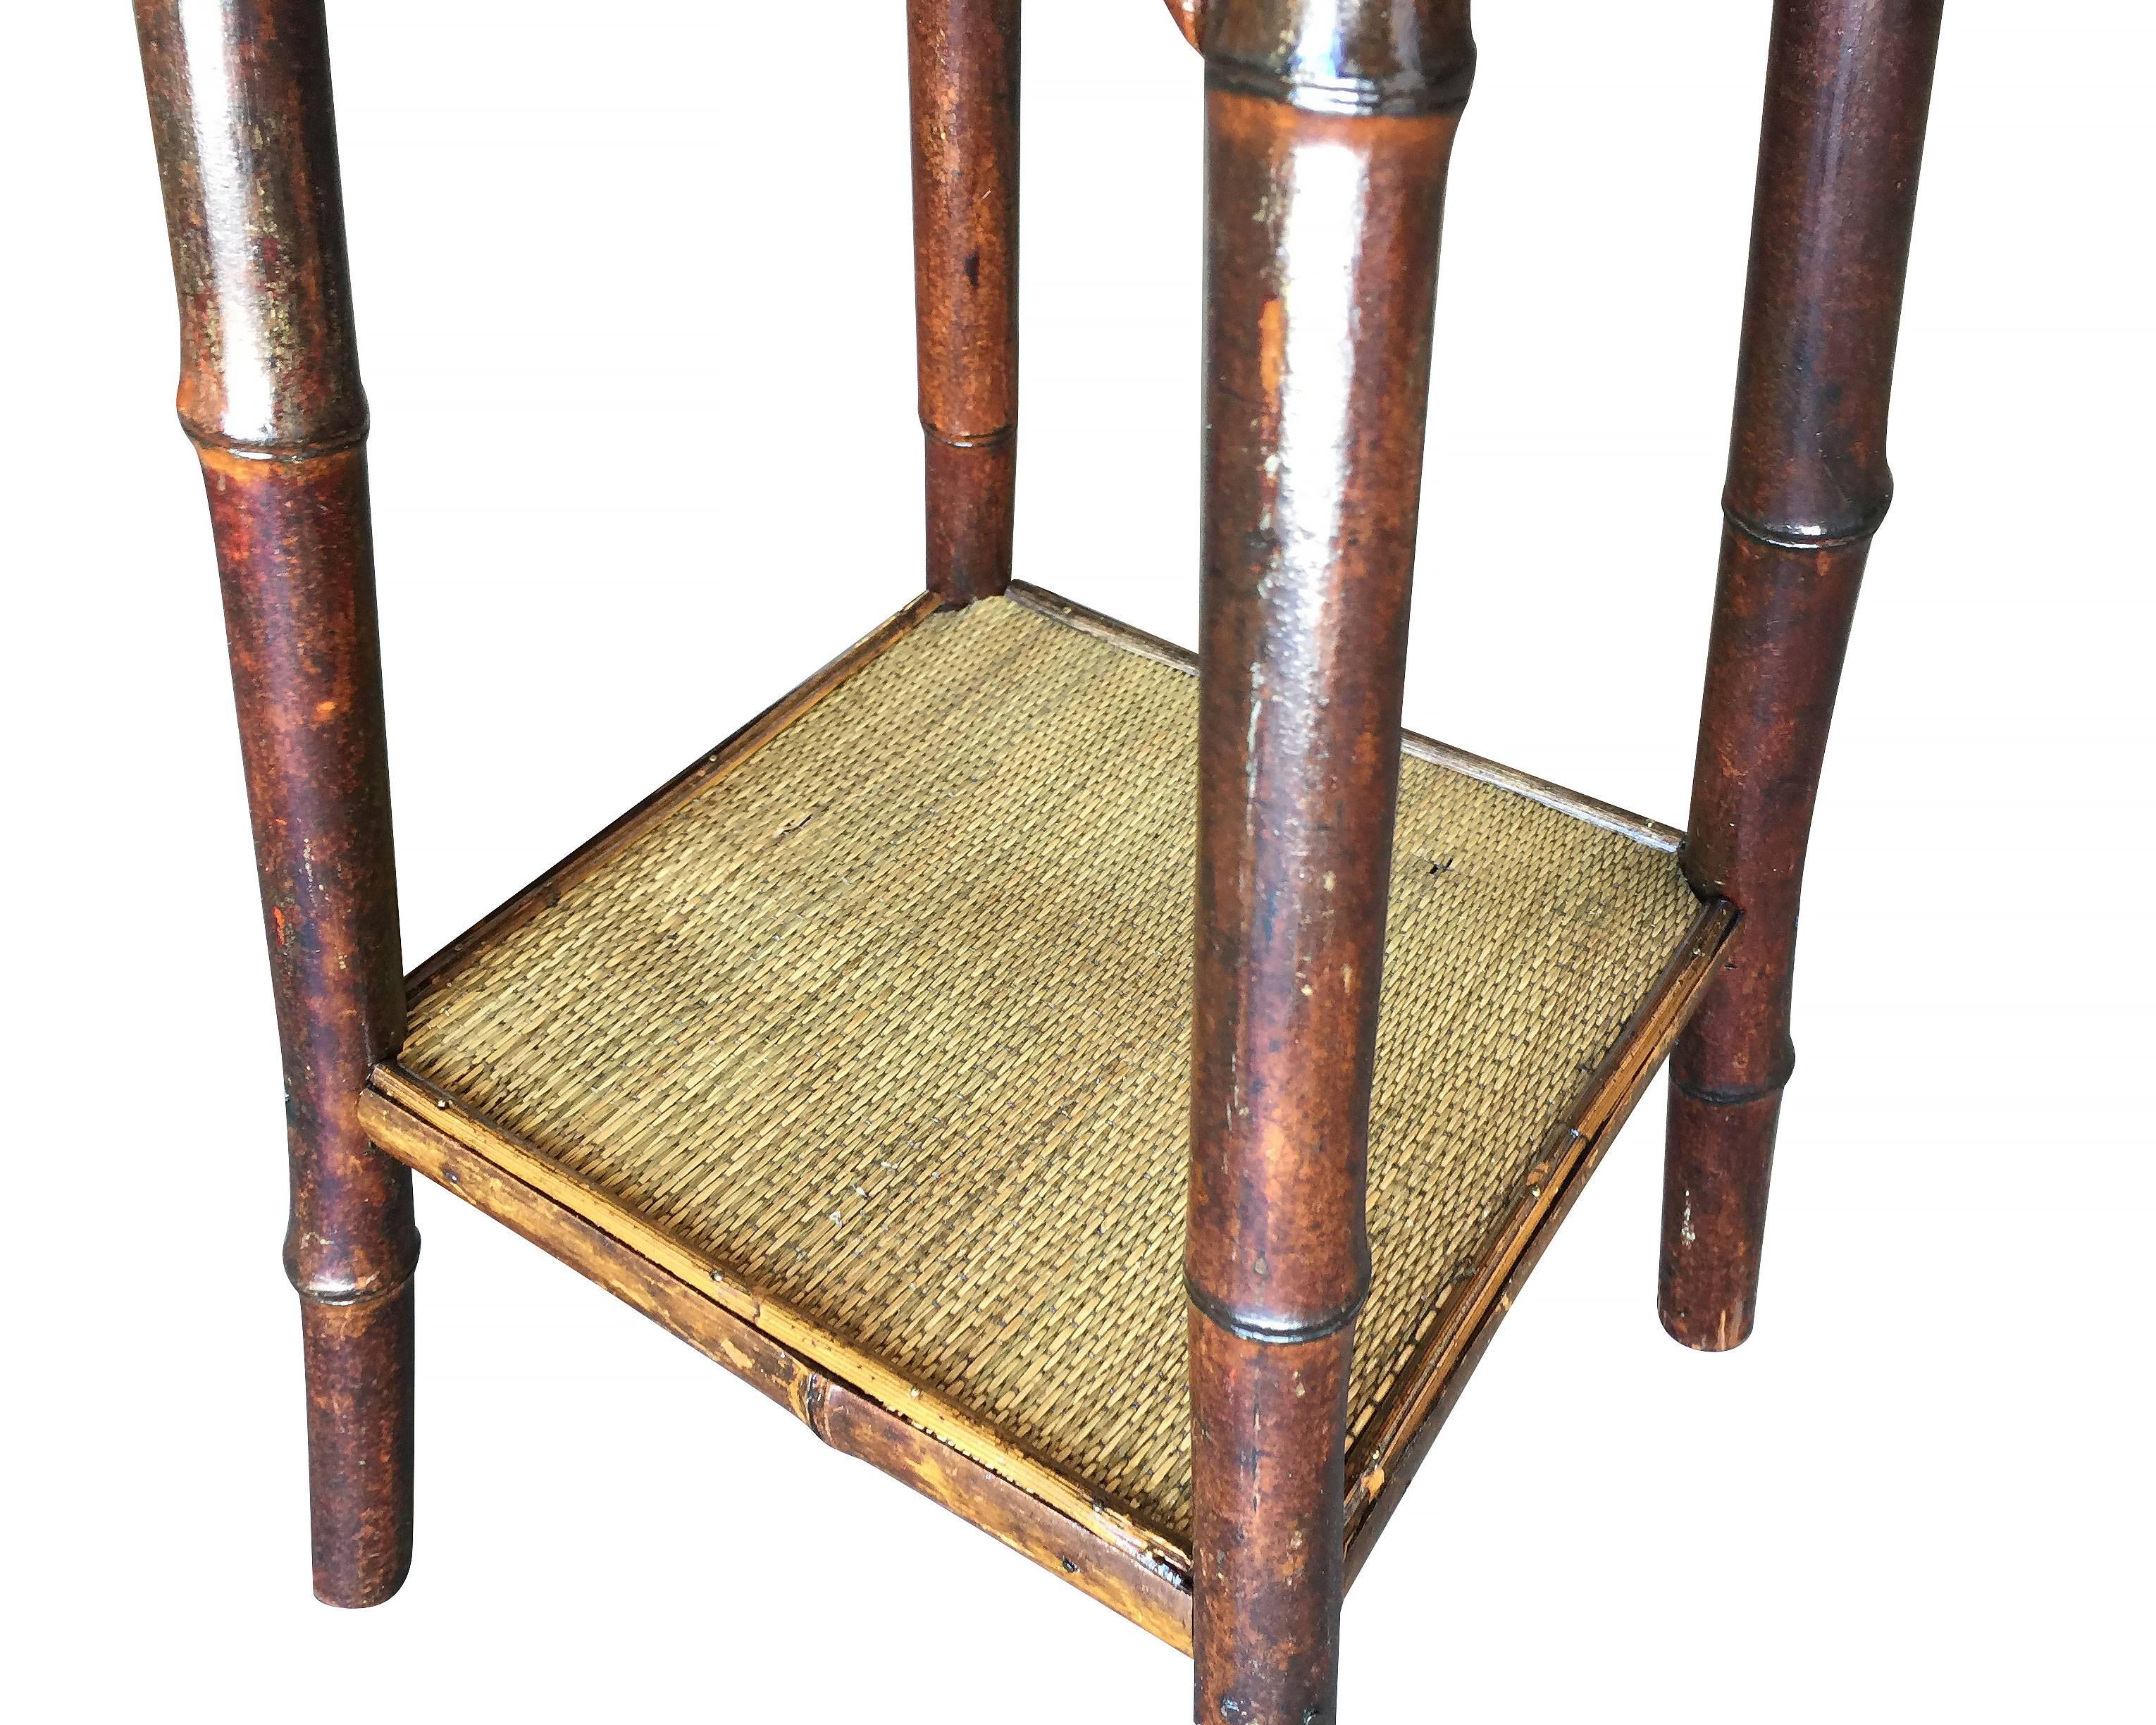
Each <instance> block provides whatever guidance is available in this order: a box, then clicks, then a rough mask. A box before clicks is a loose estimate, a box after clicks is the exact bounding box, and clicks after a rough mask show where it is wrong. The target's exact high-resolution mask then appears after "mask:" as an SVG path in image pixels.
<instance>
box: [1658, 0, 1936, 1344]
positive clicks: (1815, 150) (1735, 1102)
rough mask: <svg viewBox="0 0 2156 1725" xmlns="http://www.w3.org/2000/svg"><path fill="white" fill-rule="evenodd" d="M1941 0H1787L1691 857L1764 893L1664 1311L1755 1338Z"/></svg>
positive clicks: (1737, 948)
mask: <svg viewBox="0 0 2156 1725" xmlns="http://www.w3.org/2000/svg"><path fill="white" fill-rule="evenodd" d="M1942 5H1943V0H1779V3H1778V4H1777V6H1776V8H1775V11H1774V36H1773V41H1772V45H1771V47H1770V49H1769V50H1768V66H1767V103H1766V116H1765V119H1764V121H1763V125H1762V128H1761V135H1760V145H1759V180H1758V191H1757V193H1756V195H1755V201H1754V204H1753V223H1752V264H1751V274H1750V277H1749V279H1748V282H1747V284H1746V287H1745V308H1744V336H1743V349H1742V352H1741V354H1740V356H1739V359H1738V385H1737V411H1736V422H1735V429H1734V430H1733V431H1732V435H1731V440H1730V459H1729V483H1728V489H1727V492H1726V493H1725V494H1724V497H1723V509H1724V512H1725V514H1726V516H1727V525H1726V526H1725V528H1724V531H1723V534H1722V566H1721V573H1720V578H1719V581H1718V583H1717V591H1716V595H1715V610H1714V628H1713V633H1712V639H1711V641H1710V644H1709V646H1708V649H1707V693H1706V698H1705V701H1704V702H1703V705H1702V713H1701V718H1700V737H1699V758H1698V762H1697V768H1696V770H1695V773H1694V777H1693V780H1692V804H1691V835H1690V837H1689V839H1687V841H1686V850H1685V867H1686V872H1687V873H1688V874H1689V875H1690V876H1691V880H1692V881H1693V884H1694V885H1695V886H1697V887H1698V889H1699V890H1700V891H1701V892H1702V893H1704V894H1707V895H1710V896H1723V897H1727V898H1728V899H1730V900H1731V901H1733V902H1734V903H1736V904H1737V905H1738V906H1739V907H1740V908H1741V909H1742V910H1743V913H1744V923H1743V928H1742V930H1741V931H1740V932H1739V935H1738V939H1737V941H1736V942H1734V944H1733V945H1732V947H1731V949H1730V953H1729V957H1728V958H1727V968H1726V969H1725V970H1724V972H1723V973H1722V978H1721V981H1720V982H1719V983H1718V984H1717V987H1716V988H1715V990H1714V991H1713V993H1712V994H1710V995H1709V997H1708V999H1707V1004H1706V1005H1705V1007H1704V1008H1703V1009H1702V1011H1701V1013H1700V1014H1699V1016H1698V1017H1697V1019H1695V1020H1694V1021H1693V1023H1692V1024H1691V1028H1690V1029H1688V1030H1687V1031H1686V1033H1685V1034H1684V1036H1683V1037H1682V1039H1681V1040H1680V1041H1679V1042H1678V1044H1677V1048H1676V1055H1675V1057H1674V1059H1673V1060H1672V1061H1671V1081H1670V1132H1669V1151H1668V1162H1667V1168H1666V1178H1665V1183H1664V1187H1663V1198H1662V1253H1661V1301H1660V1303H1661V1318H1662V1322H1663V1324H1664V1326H1665V1327H1666V1328H1667V1329H1668V1331H1669V1332H1670V1333H1671V1335H1672V1336H1674V1337H1676V1339H1677V1340H1679V1341H1680V1342H1682V1343H1686V1345H1687V1346H1689V1347H1692V1348H1702V1349H1707V1350H1717V1349H1721V1348H1733V1347H1735V1346H1736V1345H1737V1344H1738V1343H1740V1342H1742V1341H1743V1339H1744V1338H1745V1337H1746V1336H1748V1334H1750V1332H1751V1329H1752V1322H1753V1311H1754V1307H1755V1306H1756V1303H1757V1297H1758V1278H1759V1249H1760V1241H1761V1238H1762V1234H1763V1229H1764V1226H1765V1222H1766V1209H1767V1185H1768V1171H1769V1169H1770V1167H1771V1165H1772V1163H1773V1159H1774V1130H1775V1125H1776V1121H1777V1117H1778V1116H1779V1112H1780V1109H1781V1096H1782V1087H1783V1086H1784V1084H1785V1083H1787V1082H1788V1081H1789V1073H1790V1070H1791V1067H1792V1066H1793V1065H1794V1059H1795V1056H1794V1052H1793V1050H1792V1047H1791V1045H1790V1041H1789V991H1790V981H1791V977H1792V973H1793V967H1794V960H1795V950H1796V934H1797V901H1798V896H1799V889H1800V887H1801V886H1802V882H1803V876H1804V850H1805V845H1806V844H1807V842H1808V840H1809V836H1810V831H1811V820H1812V809H1813V804H1814V802H1815V798H1816V797H1817V794H1818V790H1819V778H1820V764H1821V762H1822V761H1823V760H1824V758H1825V752H1826V738H1827V726H1828V723H1829V721H1830V718H1831V716H1832V714H1833V711H1834V700H1835V689H1836V686H1837V685H1838V684H1839V682H1840V676H1841V663H1842V655H1843V651H1844V649H1845V648H1846V646H1847V644H1848V641H1849V629H1850V623H1851V618H1852V616H1853V615H1854V614H1855V610H1856V594H1857V588H1858V585H1859V583H1860V582H1861V578H1862V575H1863V572H1864V562H1865V555H1866V551H1867V550H1868V548H1869V547H1870V544H1871V535H1872V533H1873V531H1874V530H1875V529H1876V528H1877V526H1878V525H1879V522H1880V521H1881V517H1883V516H1885V514H1886V506H1887V503H1888V501H1889V500H1890V498H1891V497H1892V490H1893V485H1892V478H1891V476H1890V475H1889V474H1888V472H1887V468H1886V403H1887V394H1888V391H1889V388H1890V386H1891V385H1892V381H1893V372H1894V343H1895V337H1896V333H1897V330H1898V328H1899V326H1900V322H1901V315H1902V280H1903V277H1904V275H1905V273H1906V271H1907V264H1908V258H1909V233H1910V225H1911V223H1912V219H1913V217H1914V213H1915V207H1916V192H1917V164H1918V162H1919V159H1920V158H1921V156H1922V150H1923V136H1924V118H1925V112H1926V109H1927V107H1928V104H1929V101H1930V98H1931V85H1932V67H1933V60H1934V59H1935V57H1936V55H1937V52H1938V34H1939V19H1940V13H1941V9H1942Z"/></svg>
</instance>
